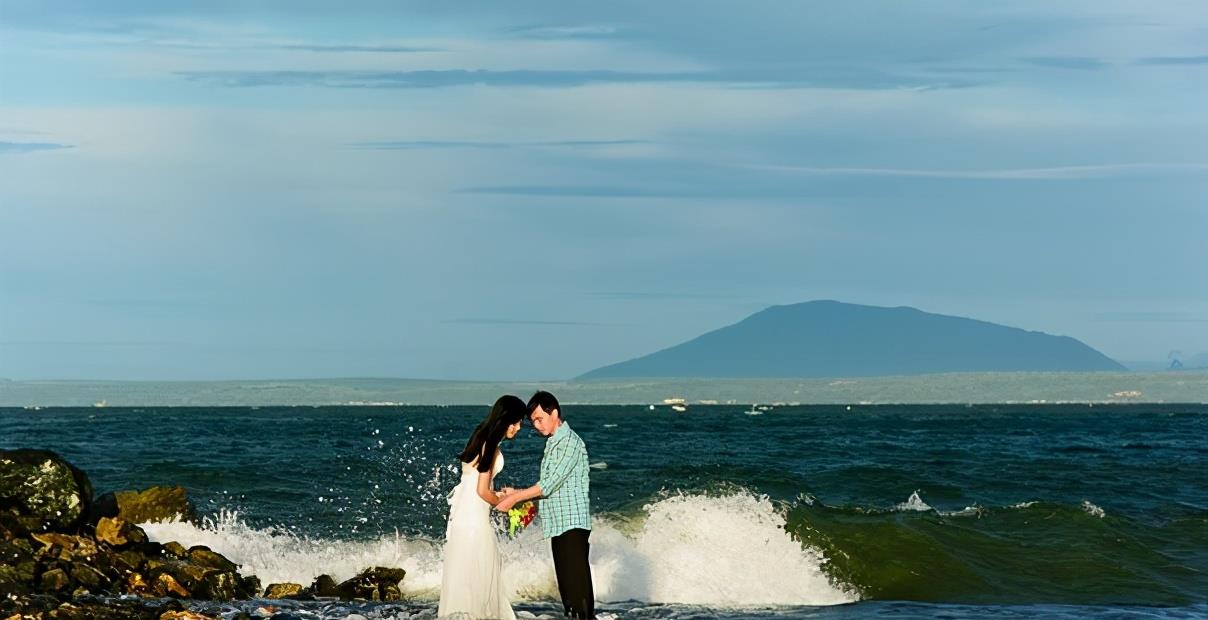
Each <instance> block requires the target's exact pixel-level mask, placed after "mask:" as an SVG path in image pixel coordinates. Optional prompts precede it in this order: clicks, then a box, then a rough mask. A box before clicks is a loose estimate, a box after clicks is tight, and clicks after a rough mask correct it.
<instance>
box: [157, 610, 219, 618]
mask: <svg viewBox="0 0 1208 620" xmlns="http://www.w3.org/2000/svg"><path fill="white" fill-rule="evenodd" d="M216 618H217V617H216V616H207V615H205V614H203V613H198V612H196V611H188V610H185V611H165V612H164V613H163V614H161V615H160V616H159V620H216Z"/></svg>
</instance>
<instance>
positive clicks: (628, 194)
mask: <svg viewBox="0 0 1208 620" xmlns="http://www.w3.org/2000/svg"><path fill="white" fill-rule="evenodd" d="M457 192H458V193H462V194H502V195H511V196H551V197H563V198H571V197H574V198H691V197H696V196H702V197H703V196H716V195H717V192H716V191H708V190H705V189H700V190H694V189H660V188H654V187H607V186H602V185H600V186H595V185H484V186H480V187H466V188H462V189H458V190H457Z"/></svg>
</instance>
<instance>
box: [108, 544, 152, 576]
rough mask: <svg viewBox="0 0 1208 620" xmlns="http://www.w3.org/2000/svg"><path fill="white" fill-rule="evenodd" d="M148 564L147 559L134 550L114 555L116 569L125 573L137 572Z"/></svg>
mask: <svg viewBox="0 0 1208 620" xmlns="http://www.w3.org/2000/svg"><path fill="white" fill-rule="evenodd" d="M146 563H147V558H146V557H144V556H143V554H141V553H139V552H138V551H135V550H134V549H126V550H124V551H119V552H118V553H115V554H113V562H112V564H113V566H114V568H116V569H118V570H121V571H123V572H125V571H136V570H138V569H140V568H142V567H143V566H144V565H145V564H146Z"/></svg>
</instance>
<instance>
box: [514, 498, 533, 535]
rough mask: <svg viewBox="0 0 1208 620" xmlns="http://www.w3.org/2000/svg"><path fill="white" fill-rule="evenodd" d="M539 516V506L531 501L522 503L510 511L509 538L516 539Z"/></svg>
mask: <svg viewBox="0 0 1208 620" xmlns="http://www.w3.org/2000/svg"><path fill="white" fill-rule="evenodd" d="M536 516H537V506H536V505H535V504H533V502H531V501H527V502H520V503H519V504H516V505H515V506H512V509H511V510H509V511H508V536H511V537H512V538H515V537H516V534H518V533H519V532H520V530H522V529H524V528H526V527H528V524H530V523H532V522H533V518H534V517H536Z"/></svg>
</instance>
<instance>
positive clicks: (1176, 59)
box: [1137, 56, 1208, 65]
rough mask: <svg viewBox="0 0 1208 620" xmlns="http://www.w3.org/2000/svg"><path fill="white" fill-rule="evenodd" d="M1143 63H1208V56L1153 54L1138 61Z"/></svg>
mask: <svg viewBox="0 0 1208 620" xmlns="http://www.w3.org/2000/svg"><path fill="white" fill-rule="evenodd" d="M1137 63H1138V64H1142V65H1208V56H1153V57H1149V58H1141V59H1140V60H1138V61H1137Z"/></svg>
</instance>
